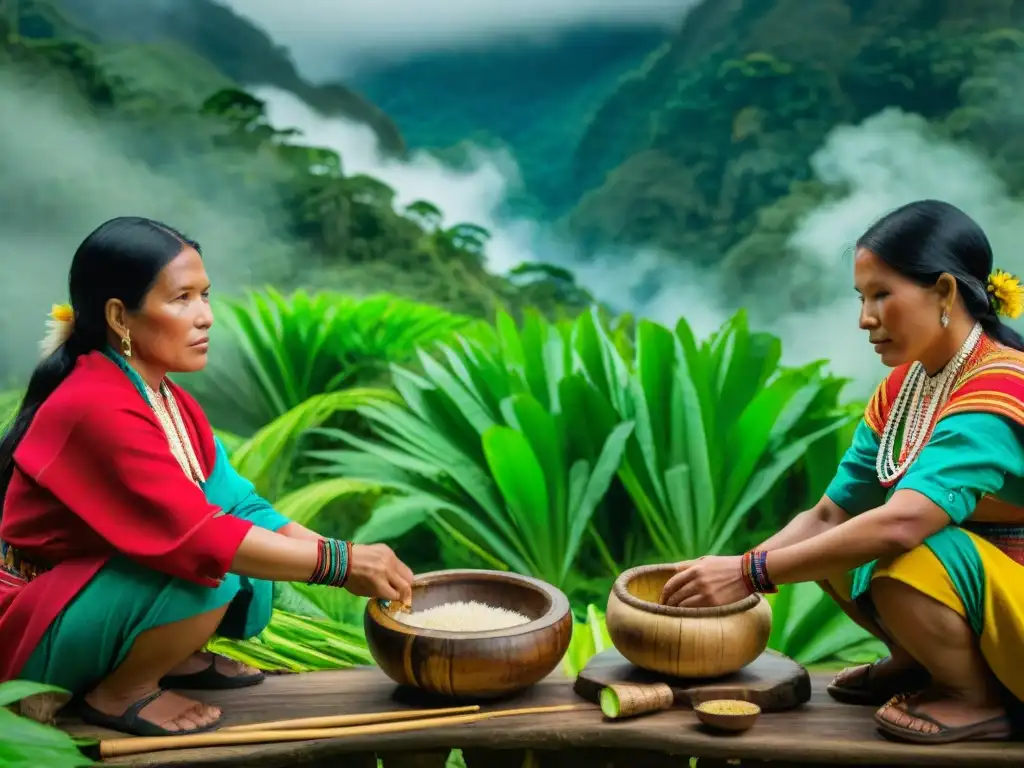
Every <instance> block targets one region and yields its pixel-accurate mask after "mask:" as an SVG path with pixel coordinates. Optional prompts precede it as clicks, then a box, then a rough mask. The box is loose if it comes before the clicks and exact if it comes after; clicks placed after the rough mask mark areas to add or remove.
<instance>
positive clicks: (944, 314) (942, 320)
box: [939, 310, 949, 328]
mask: <svg viewBox="0 0 1024 768" xmlns="http://www.w3.org/2000/svg"><path fill="white" fill-rule="evenodd" d="M939 325H941V326H942V327H943V328H946V327H948V326H949V313H948V312H946V310H942V317H940V318H939Z"/></svg>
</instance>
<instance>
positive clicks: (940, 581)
mask: <svg viewBox="0 0 1024 768" xmlns="http://www.w3.org/2000/svg"><path fill="white" fill-rule="evenodd" d="M883 577H886V578H890V579H895V580H896V581H901V582H903V583H904V584H906V585H908V586H910V587H913V588H914V589H916V590H917V591H918V592H921V593H923V594H925V595H928V596H929V597H931V598H932V599H934V600H937V601H939V602H940V603H942V604H943V605H945V606H946V607H948V608H949V609H950V610H952V611H955V612H956V613H957V614H958V615H959V616H960V617H962V618H963V619H964V620H965V621H967V622H968V623H969V624H970V625H971V626H972V628H973V629H974V630H975V633H976V634H978V635H979V638H980V644H981V653H982V655H983V656H984V658H985V661H986V662H987V663H988V665H989V668H990V669H991V670H992V673H993V674H994V675H995V676H996V678H997V679H998V680H999V681H1000V682H1001V683H1002V684H1003V685H1004V686H1005V687H1006V688H1007V689H1008V690H1009V691H1010V692H1011V693H1012V694H1013V695H1014V696H1015V697H1016V698H1017V699H1018V700H1020V701H1024V665H1022V664H1021V663H1020V654H1021V651H1022V650H1024V566H1022V565H1020V564H1018V563H1017V562H1015V561H1014V560H1013V559H1011V558H1010V557H1009V556H1008V555H1006V554H1005V553H1004V552H1003V551H1002V550H1000V549H999V548H998V547H996V546H995V545H994V544H992V543H990V542H989V541H987V540H985V539H983V538H981V537H980V536H977V535H975V534H974V533H971V532H970V531H966V530H963V529H962V528H956V527H952V526H951V527H950V528H948V529H946V530H944V531H940V532H939V533H938V534H936V535H935V536H933V537H930V538H929V540H928V541H926V542H925V543H924V544H921V545H920V546H918V547H916V548H914V549H912V550H911V551H910V552H907V553H906V554H903V555H899V556H898V557H895V558H893V559H892V560H888V561H883V562H876V563H869V564H868V565H866V566H862V567H861V568H859V569H857V570H855V571H852V572H850V573H849V574H845V575H844V577H843V578H838V579H829V584H830V585H831V586H832V588H833V589H834V590H835V591H836V594H838V595H839V596H840V597H842V598H844V599H846V600H851V599H853V600H855V599H856V598H858V597H860V596H861V595H863V594H864V593H865V592H866V591H867V588H868V585H869V583H870V581H871V580H874V579H879V578H883Z"/></svg>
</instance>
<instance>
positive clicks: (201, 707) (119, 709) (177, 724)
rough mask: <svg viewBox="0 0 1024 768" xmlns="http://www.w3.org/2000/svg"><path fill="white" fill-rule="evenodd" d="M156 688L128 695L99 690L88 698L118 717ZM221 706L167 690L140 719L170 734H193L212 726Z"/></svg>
mask: <svg viewBox="0 0 1024 768" xmlns="http://www.w3.org/2000/svg"><path fill="white" fill-rule="evenodd" d="M154 690H155V689H153V688H149V689H141V688H140V689H137V690H133V691H125V692H113V691H107V690H104V689H102V688H96V689H94V690H93V691H91V692H90V693H87V694H86V695H85V701H86V703H87V704H89V706H91V707H93V708H94V709H97V710H99V711H100V712H103V713H104V714H107V715H111V716H113V717H117V716H118V715H123V714H124V713H125V712H126V711H127V710H128V708H129V707H131V705H132V704H134V703H135V702H137V701H140V700H141V699H143V698H145V697H146V696H148V695H149V694H151V693H153V691H154ZM220 715H221V711H220V708H219V707H213V706H210V705H209V704H203V703H202V702H200V701H195V700H194V699H188V698H185V697H184V696H182V695H181V694H178V693H174V692H173V691H165V692H164V694H163V695H162V696H160V697H159V698H158V699H156V700H155V701H152V702H150V703H149V704H147V705H146V706H145V707H143V708H142V711H141V712H140V713H139V717H140V718H142V719H143V720H147V721H149V722H151V723H153V724H154V725H158V726H160V727H161V728H166V729H167V730H169V731H190V730H193V729H195V728H199V727H201V726H204V725H209V724H210V723H212V722H214V721H215V720H217V718H219V717H220Z"/></svg>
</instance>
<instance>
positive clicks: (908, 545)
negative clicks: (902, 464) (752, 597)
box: [766, 491, 950, 584]
mask: <svg viewBox="0 0 1024 768" xmlns="http://www.w3.org/2000/svg"><path fill="white" fill-rule="evenodd" d="M908 493H909V494H912V495H911V496H907V495H905V494H908ZM897 496H899V497H900V498H896V497H897ZM923 498H924V497H918V495H917V494H916V493H915V492H913V491H909V492H908V491H897V493H896V494H895V495H894V497H893V499H891V500H890V501H889V502H888V503H886V504H885V505H884V506H881V507H878V508H876V509H873V510H871V511H869V512H864V513H863V514H860V515H857V516H856V517H853V518H850V519H849V520H847V521H845V522H843V523H841V524H840V525H837V526H834V527H831V528H829V529H828V530H826V531H823V532H822V533H819V534H817V535H816V536H812V537H811V538H809V539H806V540H804V541H800V542H797V543H795V544H790V545H788V546H784V547H781V548H779V549H775V550H771V551H769V552H768V557H767V563H766V565H767V570H768V575H769V577H770V578H771V580H772V581H773V582H775V583H776V584H793V583H796V582H802V581H820V580H822V579H826V578H828V577H829V576H831V575H833V574H835V573H837V572H842V571H849V570H851V569H853V568H857V567H858V566H861V565H863V564H864V563H869V562H871V561H872V560H877V559H880V558H885V557H892V556H895V555H899V554H902V553H904V552H907V551H909V550H911V549H913V548H914V547H916V546H917V545H918V544H920V543H921V542H923V541H924V540H925V539H926V538H927V537H928V536H930V535H931V534H933V533H936V532H937V531H939V530H941V529H942V528H944V527H945V526H946V525H948V524H949V522H950V520H949V517H948V515H946V513H945V512H944V511H943V510H942V509H940V508H939V507H937V506H935V505H934V504H932V503H931V502H930V501H927V500H924V502H925V503H924V504H922V503H921V501H920V500H921V499H923Z"/></svg>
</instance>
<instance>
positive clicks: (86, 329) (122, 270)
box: [0, 216, 199, 514]
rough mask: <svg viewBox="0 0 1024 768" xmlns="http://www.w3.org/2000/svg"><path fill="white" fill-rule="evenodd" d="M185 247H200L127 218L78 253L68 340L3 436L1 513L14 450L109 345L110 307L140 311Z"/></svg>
mask: <svg viewBox="0 0 1024 768" xmlns="http://www.w3.org/2000/svg"><path fill="white" fill-rule="evenodd" d="M186 247H192V248H194V249H195V250H196V251H199V244H198V243H196V242H194V241H192V240H190V239H189V238H187V237H185V236H184V235H183V234H181V233H180V232H178V231H176V230H174V229H172V228H171V227H169V226H167V225H166V224H161V223H160V222H158V221H153V220H151V219H144V218H140V217H136V216H122V217H119V218H116V219H111V220H110V221H107V222H105V223H104V224H101V225H100V226H99V227H98V228H97V229H95V230H94V231H93V232H92V233H91V234H90V235H89V236H88V237H87V238H85V240H84V241H82V244H81V245H80V246H78V250H77V251H75V256H74V258H73V259H72V260H71V270H70V272H69V275H68V292H69V294H70V297H71V307H72V308H73V309H74V312H75V324H74V330H73V331H72V332H71V336H70V337H69V338H68V340H67V341H66V342H65V343H64V344H62V345H61V346H60V347H58V348H57V350H56V351H54V352H53V353H52V354H51V355H49V356H48V357H45V358H43V359H42V360H41V361H40V362H39V364H38V365H37V366H36V368H35V370H34V371H33V372H32V375H31V377H30V378H29V382H28V389H27V391H26V392H25V397H24V398H23V399H22V401H21V407H20V408H19V409H18V413H17V415H16V416H15V417H14V420H13V421H12V422H11V424H10V426H9V427H8V428H7V430H6V431H5V432H4V434H3V437H2V438H0V514H2V512H3V503H4V499H5V498H6V496H7V488H8V486H9V485H10V482H11V475H12V473H13V471H14V452H15V450H16V449H17V447H18V444H19V443H20V442H21V440H22V438H23V437H24V436H25V433H26V432H27V431H28V428H29V425H30V424H31V423H32V419H33V418H34V417H35V415H36V412H37V411H38V410H39V408H40V406H42V404H43V403H44V402H46V398H48V397H49V396H50V395H51V394H52V393H53V392H54V390H56V389H57V387H58V386H59V385H60V383H61V382H62V381H64V379H66V378H67V377H68V375H69V374H70V373H71V371H72V370H74V367H75V363H76V361H77V360H78V358H79V357H81V356H82V355H84V354H86V353H88V352H91V351H93V350H98V349H102V348H103V347H104V346H105V345H106V344H107V329H108V326H107V318H106V305H107V302H108V301H109V300H110V299H120V300H121V301H122V302H123V303H124V305H125V307H126V308H127V309H128V311H129V312H133V311H135V310H138V309H139V307H140V306H141V305H142V302H143V300H144V299H145V297H146V294H147V293H149V291H150V289H151V288H152V287H153V284H154V283H155V282H156V279H157V277H158V276H159V274H160V272H161V271H162V270H163V268H164V267H165V266H167V264H168V263H169V262H171V261H172V260H173V259H174V258H175V257H177V256H178V254H180V253H181V252H182V250H184V249H185V248H186Z"/></svg>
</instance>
